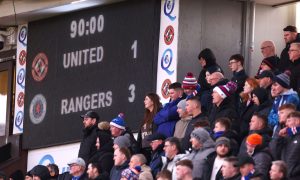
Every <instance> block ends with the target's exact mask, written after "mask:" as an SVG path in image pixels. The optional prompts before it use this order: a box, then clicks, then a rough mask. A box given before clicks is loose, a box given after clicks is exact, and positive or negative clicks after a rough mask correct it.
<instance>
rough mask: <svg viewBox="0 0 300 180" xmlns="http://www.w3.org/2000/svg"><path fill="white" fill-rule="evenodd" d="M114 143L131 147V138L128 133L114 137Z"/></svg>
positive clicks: (120, 146)
mask: <svg viewBox="0 0 300 180" xmlns="http://www.w3.org/2000/svg"><path fill="white" fill-rule="evenodd" d="M114 144H117V145H118V146H119V148H122V147H126V148H129V147H130V139H129V138H128V136H126V135H125V136H118V137H116V138H115V139H114Z"/></svg>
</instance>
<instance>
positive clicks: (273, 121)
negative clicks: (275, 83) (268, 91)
mask: <svg viewBox="0 0 300 180" xmlns="http://www.w3.org/2000/svg"><path fill="white" fill-rule="evenodd" d="M287 103H291V104H294V105H295V106H296V107H298V108H297V109H299V97H298V94H297V92H296V91H294V90H293V89H289V90H288V91H286V92H284V93H282V94H280V95H279V96H277V97H276V98H275V100H274V102H273V105H272V109H271V111H270V113H269V116H268V125H269V126H270V127H271V128H273V127H274V126H275V125H277V124H278V108H279V107H280V106H281V105H283V104H287Z"/></svg>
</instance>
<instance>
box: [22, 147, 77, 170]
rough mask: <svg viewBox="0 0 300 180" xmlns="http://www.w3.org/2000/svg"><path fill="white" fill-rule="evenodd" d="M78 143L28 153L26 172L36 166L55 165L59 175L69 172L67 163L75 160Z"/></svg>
mask: <svg viewBox="0 0 300 180" xmlns="http://www.w3.org/2000/svg"><path fill="white" fill-rule="evenodd" d="M79 146H80V143H73V144H67V145H62V146H55V147H49V148H43V149H36V150H32V151H28V159H27V171H30V170H31V169H32V168H33V167H34V166H36V165H39V164H40V165H44V166H47V165H48V164H50V163H51V164H53V163H54V164H56V165H57V166H58V167H59V173H64V172H66V171H69V166H68V162H70V161H71V160H72V159H74V158H77V156H78V151H79Z"/></svg>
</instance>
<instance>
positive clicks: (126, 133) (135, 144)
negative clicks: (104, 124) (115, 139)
mask: <svg viewBox="0 0 300 180" xmlns="http://www.w3.org/2000/svg"><path fill="white" fill-rule="evenodd" d="M121 136H127V137H128V138H129V139H130V145H131V146H130V147H129V150H130V152H131V153H132V154H138V153H140V146H139V144H138V142H137V141H136V139H135V137H134V136H133V133H132V132H131V129H130V128H129V127H126V130H125V131H123V132H122V134H121Z"/></svg>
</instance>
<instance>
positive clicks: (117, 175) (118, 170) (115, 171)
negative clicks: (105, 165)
mask: <svg viewBox="0 0 300 180" xmlns="http://www.w3.org/2000/svg"><path fill="white" fill-rule="evenodd" d="M128 163H129V161H126V162H125V163H123V164H122V165H121V166H114V167H113V168H112V169H111V171H110V176H109V177H110V179H111V180H113V179H121V175H122V171H123V170H124V169H126V168H128Z"/></svg>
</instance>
